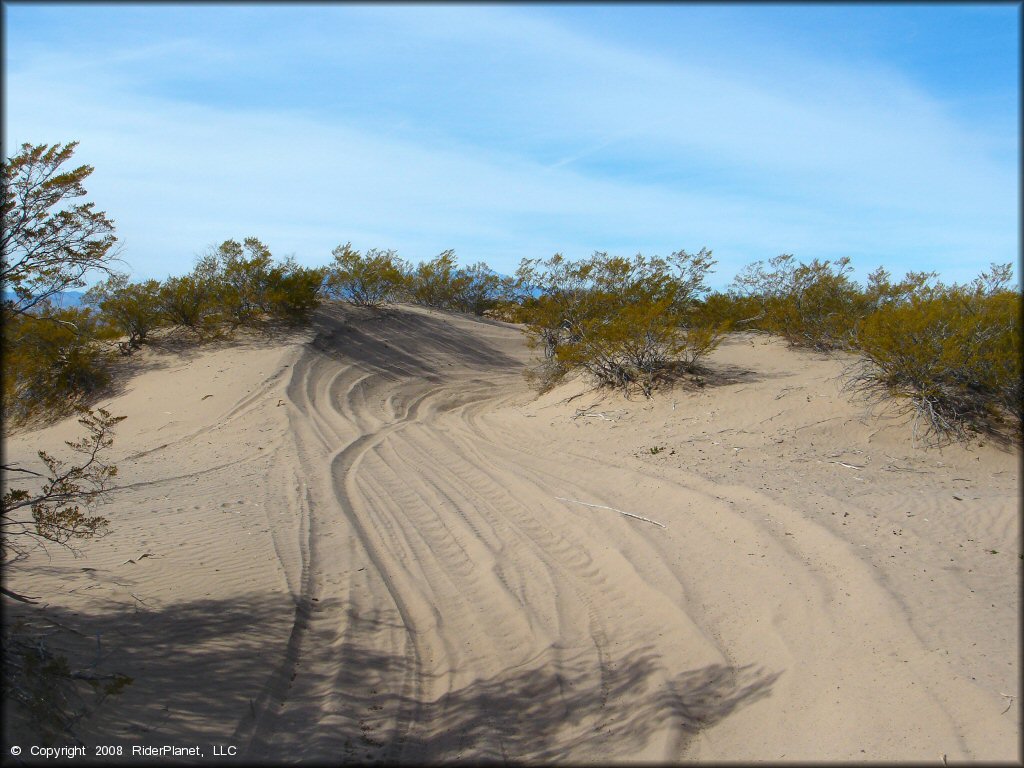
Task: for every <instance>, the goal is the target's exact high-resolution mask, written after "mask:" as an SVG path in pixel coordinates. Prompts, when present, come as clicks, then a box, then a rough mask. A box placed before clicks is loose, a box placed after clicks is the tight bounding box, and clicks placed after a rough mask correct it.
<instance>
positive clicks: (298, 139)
mask: <svg viewBox="0 0 1024 768" xmlns="http://www.w3.org/2000/svg"><path fill="white" fill-rule="evenodd" d="M161 10H162V7H154V8H153V9H151V15H150V16H146V15H145V14H143V15H142V16H141V17H137V18H138V19H139V21H138V23H139V24H141V25H142V27H143V29H144V30H147V31H146V34H144V35H142V36H141V42H133V41H121V42H120V43H119V42H118V41H113V42H112V44H111V46H110V47H109V48H108V49H107V50H105V52H104V53H102V54H96V55H94V56H88V57H85V58H83V56H82V54H81V53H80V52H78V51H74V50H71V51H69V53H67V54H59V53H55V52H54V51H53V50H46V51H45V53H46V55H45V56H43V55H42V53H43V52H44V51H43V49H42V48H39V47H38V45H36V46H29V45H28V41H27V40H26V41H25V44H24V45H21V43H20V41H19V40H18V38H17V37H16V38H15V39H14V41H13V44H10V45H9V51H8V57H9V59H8V67H7V84H6V85H7V99H8V109H7V118H6V119H7V136H8V138H9V139H13V140H14V141H32V142H40V141H58V140H60V141H64V140H70V139H79V140H81V141H82V145H81V147H80V149H79V153H78V156H77V157H78V158H79V159H81V160H82V161H84V162H89V163H91V164H93V165H95V166H96V169H97V170H96V173H95V174H94V176H93V178H92V180H91V182H92V183H91V184H90V193H91V195H92V197H93V198H94V199H95V200H96V201H97V203H98V204H99V205H100V207H101V208H103V209H105V210H107V211H108V213H110V215H111V216H112V217H113V218H114V219H115V220H116V222H117V224H118V228H119V232H120V233H121V235H122V237H123V239H124V241H125V257H126V258H127V260H128V261H129V262H130V263H131V264H132V266H133V267H134V270H135V272H136V273H137V274H139V275H140V276H156V277H162V276H165V275H166V274H175V273H180V272H182V271H184V270H185V269H188V267H189V264H190V261H191V258H192V255H193V254H194V253H195V252H197V251H200V250H202V249H203V248H204V247H205V246H206V245H208V244H210V243H213V242H219V241H220V240H223V239H226V238H228V237H242V236H245V235H248V234H255V235H257V236H259V237H261V238H262V239H264V241H265V242H267V243H268V244H269V245H270V246H271V247H272V248H273V249H274V250H275V252H278V253H288V252H295V253H296V254H297V256H298V257H299V258H300V260H301V261H304V262H306V263H310V264H313V263H325V262H326V261H327V259H328V258H329V253H330V250H331V248H333V247H334V246H335V245H337V244H338V243H339V242H344V241H346V240H352V242H353V243H354V244H355V245H356V247H360V248H367V247H374V246H379V247H395V248H397V249H398V250H399V252H400V253H402V255H403V256H405V257H406V258H413V259H421V258H428V257H430V256H432V255H434V254H436V253H437V252H439V251H441V250H442V249H444V248H448V247H454V248H455V249H456V251H457V252H458V254H459V256H460V257H461V258H462V259H464V260H468V261H476V260H478V259H482V260H486V261H488V262H489V263H491V264H492V266H494V267H495V268H497V269H499V270H500V271H506V272H507V271H511V270H512V269H514V266H515V263H517V262H518V260H519V259H520V258H522V257H533V256H546V255H550V254H551V253H553V252H555V251H562V252H565V253H567V254H571V255H575V256H582V255H586V254H588V253H589V252H590V251H592V250H594V249H602V250H611V251H618V252H625V253H632V252H635V251H644V252H646V253H663V254H664V253H667V252H669V251H671V250H675V249H678V248H687V249H692V250H696V249H699V248H700V247H702V246H705V245H706V246H708V247H711V248H712V249H713V250H714V251H715V255H716V256H717V257H718V258H719V261H720V266H719V278H720V280H719V281H718V282H721V283H723V284H724V282H727V281H728V279H729V278H731V276H732V275H733V274H735V272H736V271H737V270H738V269H739V267H741V266H742V265H743V264H745V263H748V262H749V261H752V260H754V259H758V258H767V257H770V256H772V255H775V254H776V253H780V252H784V251H785V252H795V253H796V254H797V255H798V256H800V257H803V258H807V259H810V258H813V257H824V258H835V257H838V256H841V255H849V256H852V257H853V258H854V260H855V263H856V264H858V266H859V267H860V268H861V270H862V271H864V272H866V271H867V270H868V269H870V268H872V267H873V266H876V265H877V264H879V263H884V264H886V266H888V267H889V268H890V269H892V270H893V271H897V272H898V271H902V270H905V269H911V268H922V266H926V265H925V264H924V262H923V260H925V261H927V264H928V265H930V266H928V268H938V269H942V270H943V271H944V272H945V273H946V274H947V275H949V276H950V277H951V279H966V278H967V277H969V276H972V275H973V274H975V273H976V272H977V271H978V269H980V268H982V267H984V266H985V265H987V263H988V261H990V260H1002V261H1008V260H1013V259H1015V257H1016V253H1017V249H1018V242H1017V224H1016V211H1017V205H1018V191H1017V178H1016V167H1017V165H1016V162H1014V163H1012V164H1010V163H1007V162H1005V155H1006V153H1007V151H1008V148H1007V140H1006V139H1005V138H1004V137H1003V136H1001V135H998V134H989V133H986V134H982V135H978V132H977V131H976V130H975V129H973V128H972V127H970V126H965V125H963V124H962V123H960V122H958V121H957V120H956V119H954V118H953V117H952V116H951V115H950V114H949V112H948V110H945V109H944V108H943V105H942V104H941V103H940V102H939V101H937V100H936V99H935V98H933V97H931V96H930V95H929V94H927V93H925V92H923V91H922V90H921V89H920V88H918V87H916V86H914V85H913V84H912V83H911V82H909V81H907V80H905V79H902V78H900V77H899V76H897V75H895V74H894V73H893V72H890V71H886V70H863V69H862V70H855V69H852V68H843V67H839V66H835V65H826V64H822V63H821V62H814V61H808V60H805V61H804V64H805V65H816V66H814V67H813V68H812V69H809V70H808V71H801V70H799V69H795V68H794V66H793V64H792V61H791V60H790V59H787V60H785V61H783V60H781V59H780V61H779V62H776V63H775V65H774V71H773V72H771V73H770V75H771V76H770V77H766V75H765V72H764V71H763V70H764V68H762V70H761V71H759V72H754V71H753V70H751V69H750V68H751V67H752V66H755V64H754V63H751V62H745V61H744V60H743V59H742V56H739V55H738V56H737V59H736V64H735V66H733V67H731V68H726V67H721V68H716V69H712V68H709V67H707V66H705V65H702V64H701V63H700V62H697V61H693V60H691V59H690V58H688V57H687V56H686V55H683V54H681V55H678V56H673V57H666V56H665V55H663V54H651V53H647V52H643V51H638V50H635V49H631V48H629V47H626V46H624V45H621V44H612V43H609V42H608V41H607V40H603V39H597V38H595V37H593V36H587V35H583V34H580V33H577V32H575V31H574V30H572V29H570V28H567V27H566V26H565V25H564V24H558V23H554V22H552V21H550V20H549V19H546V18H543V17H541V16H538V15H535V14H531V13H530V12H529V11H526V10H523V9H513V8H503V7H492V8H478V7H462V6H459V7H445V6H438V7H412V8H410V7H385V8H381V9H368V8H357V7H353V8H348V7H333V6H326V7H315V11H316V12H315V13H311V14H310V15H301V14H299V13H298V11H295V12H293V13H285V10H284V9H282V8H274V9H272V11H273V12H271V13H263V12H262V11H263V9H262V8H256V9H239V10H244V11H245V13H243V14H241V15H239V16H236V17H231V16H230V11H222V12H223V13H225V14H229V15H228V18H236V19H237V20H238V21H239V24H238V28H236V29H234V31H233V32H231V33H230V34H229V32H228V31H227V30H229V29H231V28H230V26H229V25H226V24H224V23H222V24H221V26H220V27H217V28H218V29H220V30H222V31H221V32H218V33H217V35H216V36H214V37H204V36H203V35H204V33H203V32H202V29H200V28H198V27H197V26H196V25H195V23H194V21H193V22H190V24H189V25H186V26H188V28H185V27H181V28H178V29H177V30H176V28H175V27H174V25H170V29H169V30H167V31H158V30H157V29H155V28H153V27H152V26H150V24H151V23H152V21H147V19H150V20H151V19H158V18H160V13H159V12H160V11H161ZM179 10H180V9H179ZM268 10H271V9H268ZM306 10H307V11H308V10H309V9H308V8H307V9H306ZM218 18H221V21H222V22H223V18H224V17H218ZM274 20H277V21H279V22H280V24H279V25H278V28H277V32H278V35H277V36H276V37H275V35H274V31H275V29H274V27H272V26H268V24H269V22H272V21H274ZM183 23H184V22H183ZM231 35H234V36H235V37H232V36H231ZM243 36H250V37H252V36H255V38H256V41H257V43H259V45H245V44H243V43H241V42H239V40H238V39H235V38H236V37H243ZM375 44H376V46H375ZM260 46H263V47H260ZM12 50H13V53H12ZM260 54H262V58H260ZM773 78H774V79H773ZM236 85H237V87H235V86H236ZM260 93H262V97H259V94H260ZM332 94H333V97H332ZM1009 151H1010V154H1011V156H1014V157H1016V156H1017V151H1016V148H1015V145H1014V148H1013V149H1011V150H1009ZM1000 158H1004V159H1003V160H1000Z"/></svg>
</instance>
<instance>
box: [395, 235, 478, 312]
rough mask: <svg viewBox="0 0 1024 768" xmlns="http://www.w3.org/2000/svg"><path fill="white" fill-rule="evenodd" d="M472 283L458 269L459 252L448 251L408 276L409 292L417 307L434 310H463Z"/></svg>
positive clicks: (422, 263)
mask: <svg viewBox="0 0 1024 768" xmlns="http://www.w3.org/2000/svg"><path fill="white" fill-rule="evenodd" d="M468 282H469V279H468V277H467V276H466V274H465V273H464V272H463V271H462V270H460V269H459V268H458V265H457V264H456V261H455V251H453V250H450V249H449V250H447V251H443V252H442V253H440V254H438V255H437V256H435V257H434V258H432V259H431V260H430V261H424V262H421V263H420V264H418V265H416V267H414V268H411V269H410V270H409V271H408V272H407V273H406V291H407V294H408V297H409V298H410V299H411V300H412V301H413V302H414V303H416V304H422V305H423V306H426V307H431V308H433V309H459V308H460V304H461V301H460V299H461V297H462V296H463V294H464V293H465V291H466V288H467V285H468Z"/></svg>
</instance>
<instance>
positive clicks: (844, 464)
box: [829, 461, 864, 469]
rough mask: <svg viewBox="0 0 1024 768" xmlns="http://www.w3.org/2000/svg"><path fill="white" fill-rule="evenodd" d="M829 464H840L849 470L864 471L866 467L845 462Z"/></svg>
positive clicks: (831, 462)
mask: <svg viewBox="0 0 1024 768" xmlns="http://www.w3.org/2000/svg"><path fill="white" fill-rule="evenodd" d="M829 464H838V465H839V466H841V467H848V468H849V469H864V467H858V466H857V465H856V464H847V463H846V462H845V461H830V462H829Z"/></svg>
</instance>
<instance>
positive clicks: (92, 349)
mask: <svg viewBox="0 0 1024 768" xmlns="http://www.w3.org/2000/svg"><path fill="white" fill-rule="evenodd" d="M3 333H4V377H3V381H4V404H3V405H4V409H3V410H4V418H5V420H6V419H10V420H11V421H13V422H19V421H22V420H24V419H27V418H31V417H34V416H38V415H40V414H41V413H49V414H51V415H53V416H62V415H65V414H67V413H68V412H69V409H70V407H71V406H73V405H74V404H75V403H78V402H81V401H82V399H83V398H87V397H89V396H90V395H92V394H94V393H97V392H99V391H100V390H101V389H102V388H103V387H104V386H106V384H107V383H108V382H109V381H110V362H111V356H110V352H109V351H108V349H107V348H106V347H105V345H102V344H100V343H99V339H100V336H101V328H100V323H99V322H98V318H97V315H96V313H95V312H93V311H92V310H90V309H88V308H79V307H66V308H62V309H58V308H54V307H52V306H50V305H49V304H43V305H37V306H36V307H35V310H34V311H33V312H32V313H26V314H18V315H9V316H8V317H7V318H6V322H5V323H4V328H3Z"/></svg>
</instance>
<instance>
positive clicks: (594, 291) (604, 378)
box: [517, 249, 724, 396]
mask: <svg viewBox="0 0 1024 768" xmlns="http://www.w3.org/2000/svg"><path fill="white" fill-rule="evenodd" d="M713 264H714V262H713V261H712V259H711V254H710V252H709V251H707V250H706V249H705V250H702V251H700V252H699V253H697V254H689V253H687V252H686V251H678V252H676V253H673V254H672V255H671V256H669V257H667V258H659V257H653V258H647V257H645V256H643V255H640V254H638V255H637V256H635V257H634V258H632V259H626V258H622V257H618V256H609V255H608V254H607V253H602V252H598V253H595V254H594V255H593V256H592V257H591V258H590V259H588V260H586V261H582V262H572V261H568V260H566V259H565V258H564V257H563V256H562V255H561V254H556V255H555V256H553V257H552V258H551V259H548V260H547V261H540V260H536V259H535V260H524V261H523V262H522V263H521V264H520V267H519V270H518V272H517V276H518V277H519V279H520V281H521V284H522V285H524V286H531V287H534V288H536V289H539V291H540V296H538V297H537V298H536V299H535V300H532V301H527V302H524V306H523V313H524V314H525V315H526V325H527V332H528V336H529V338H530V339H531V343H532V344H533V346H535V347H539V348H541V349H542V350H543V354H544V363H542V366H541V369H540V371H539V372H538V373H537V374H536V375H537V376H538V377H539V378H540V379H541V380H542V381H543V382H544V383H545V384H550V383H552V382H553V381H555V380H557V379H558V378H559V377H560V376H562V375H563V374H564V373H565V372H567V371H570V370H573V369H582V370H585V371H587V372H588V373H589V374H591V375H592V376H593V377H594V378H595V379H596V380H597V381H598V382H599V383H600V384H603V385H609V386H614V387H619V388H621V389H623V390H624V391H626V392H627V393H628V392H629V391H631V390H632V389H634V388H639V389H640V391H641V392H643V394H644V395H646V396H650V395H651V393H652V391H653V389H654V387H655V386H656V385H657V384H658V382H659V381H661V380H663V379H666V378H668V377H670V376H671V375H674V374H675V373H676V372H678V370H679V369H680V368H681V369H683V370H689V371H693V370H696V369H697V367H698V365H699V362H700V361H701V360H702V359H703V358H704V357H705V356H706V355H707V354H709V353H710V352H711V351H712V350H713V349H714V348H715V346H717V344H718V341H719V340H720V338H721V334H722V332H723V331H724V328H722V327H710V326H703V327H698V326H694V325H692V319H693V318H692V308H693V303H694V301H695V299H696V298H697V296H698V295H699V294H700V293H701V292H703V291H705V290H706V286H705V284H704V278H705V276H706V275H707V273H708V272H709V271H710V269H711V267H712V265H713ZM688 323H689V324H688Z"/></svg>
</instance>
